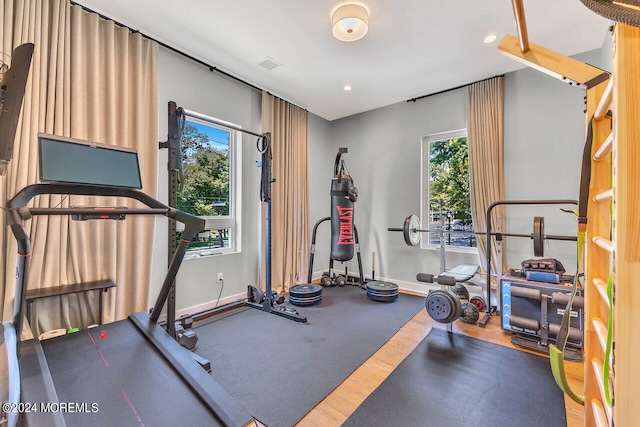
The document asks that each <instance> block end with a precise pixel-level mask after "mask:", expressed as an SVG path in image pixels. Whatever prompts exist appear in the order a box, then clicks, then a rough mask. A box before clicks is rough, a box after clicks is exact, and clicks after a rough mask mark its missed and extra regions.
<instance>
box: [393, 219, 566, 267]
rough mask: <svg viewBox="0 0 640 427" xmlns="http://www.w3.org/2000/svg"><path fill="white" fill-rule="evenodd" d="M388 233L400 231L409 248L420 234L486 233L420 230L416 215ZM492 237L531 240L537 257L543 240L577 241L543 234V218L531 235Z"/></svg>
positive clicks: (416, 241)
mask: <svg viewBox="0 0 640 427" xmlns="http://www.w3.org/2000/svg"><path fill="white" fill-rule="evenodd" d="M388 230H389V231H401V232H402V234H403V236H404V241H405V243H406V244H407V245H409V246H416V245H417V244H419V243H420V233H442V234H477V235H486V234H487V233H486V231H462V230H461V231H453V230H428V229H426V230H425V229H422V227H421V224H420V218H418V217H417V216H416V215H409V216H408V217H406V218H405V220H404V225H403V227H402V228H393V227H390V228H388ZM491 235H492V236H496V237H498V239H499V240H502V237H526V238H529V239H533V254H534V256H537V257H542V256H544V241H545V240H567V241H574V242H575V241H577V240H578V239H577V238H576V237H574V236H558V235H553V234H550V235H546V234H544V217H542V216H536V217H534V218H533V233H531V234H517V233H499V232H494V233H491Z"/></svg>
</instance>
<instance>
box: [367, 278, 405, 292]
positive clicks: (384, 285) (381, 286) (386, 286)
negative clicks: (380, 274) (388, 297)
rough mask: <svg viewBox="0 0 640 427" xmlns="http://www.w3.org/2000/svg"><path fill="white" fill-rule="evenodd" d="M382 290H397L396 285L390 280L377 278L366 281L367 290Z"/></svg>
mask: <svg viewBox="0 0 640 427" xmlns="http://www.w3.org/2000/svg"><path fill="white" fill-rule="evenodd" d="M368 290H372V291H384V292H397V291H398V285H396V284H395V283H391V282H381V281H379V280H372V281H370V282H367V291H368Z"/></svg>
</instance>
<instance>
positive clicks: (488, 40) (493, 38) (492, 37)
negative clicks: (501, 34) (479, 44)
mask: <svg viewBox="0 0 640 427" xmlns="http://www.w3.org/2000/svg"><path fill="white" fill-rule="evenodd" d="M496 38H497V37H496V35H495V34H489V35H488V36H487V37H485V38H484V42H485V43H493V42H494V41H496Z"/></svg>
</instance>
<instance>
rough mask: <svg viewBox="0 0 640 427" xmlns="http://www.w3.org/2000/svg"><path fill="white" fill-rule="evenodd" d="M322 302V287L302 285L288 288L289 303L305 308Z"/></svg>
mask: <svg viewBox="0 0 640 427" xmlns="http://www.w3.org/2000/svg"><path fill="white" fill-rule="evenodd" d="M321 300H322V287H320V286H318V285H316V284H313V283H304V284H301V285H296V286H292V287H291V288H289V302H290V303H291V304H293V305H298V306H305V305H313V304H317V303H319V302H320V301H321Z"/></svg>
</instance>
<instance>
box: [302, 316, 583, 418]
mask: <svg viewBox="0 0 640 427" xmlns="http://www.w3.org/2000/svg"><path fill="white" fill-rule="evenodd" d="M432 327H436V328H444V327H445V325H443V324H440V323H437V322H435V321H433V320H432V319H431V318H430V317H429V315H428V314H427V312H426V311H425V310H421V311H420V312H419V313H418V314H416V315H415V316H414V317H413V318H412V319H411V320H410V321H409V322H407V324H405V325H404V326H403V327H402V328H401V329H400V330H399V331H398V332H397V333H396V334H395V335H394V336H393V337H392V338H391V339H390V340H389V341H387V343H386V344H385V345H384V346H382V347H381V348H380V350H378V351H377V352H376V353H375V354H374V355H372V356H371V357H370V358H369V359H368V360H367V361H365V362H364V363H363V364H362V365H360V367H359V368H358V369H356V370H355V371H354V372H353V373H352V374H351V375H350V376H349V377H348V378H347V379H345V380H344V381H343V382H342V384H340V385H339V386H338V387H337V388H336V389H335V390H334V391H333V392H332V393H331V394H329V395H328V396H327V397H325V399H324V400H322V401H321V402H320V403H319V404H318V405H316V407H315V408H313V409H312V410H311V411H310V412H309V413H308V414H307V415H306V416H305V417H304V418H303V419H302V420H300V422H299V423H298V424H297V426H299V427H309V426H322V427H329V426H340V425H342V423H344V422H345V421H346V419H347V418H348V417H349V416H350V415H351V414H352V413H353V412H354V411H355V410H356V408H357V407H358V406H359V405H360V404H361V403H362V402H363V401H364V400H365V399H366V398H367V397H368V396H369V394H371V393H372V392H373V391H374V390H375V389H376V388H377V387H378V386H379V385H380V384H381V383H382V382H383V381H384V380H385V378H387V376H389V374H391V372H393V370H394V369H395V368H396V366H398V365H399V364H400V362H402V361H403V360H404V358H405V357H407V356H408V355H409V354H410V353H411V352H412V351H413V350H414V349H415V348H416V347H417V346H418V344H420V342H422V340H423V339H424V337H426V336H427V334H428V333H429V331H430V330H431V328H432ZM453 330H454V332H457V333H461V334H464V335H468V336H471V337H474V338H478V339H481V340H484V341H488V342H492V343H495V344H498V345H503V346H506V347H511V348H517V347H515V346H513V344H511V336H510V335H509V334H508V333H506V332H505V331H503V330H502V329H501V328H500V322H499V316H494V317H493V318H491V319H490V320H489V322H488V323H487V325H486V327H485V328H480V327H479V326H478V325H467V324H464V323H462V322H460V321H456V322H454V323H453ZM517 349H518V350H520V351H526V350H522V349H519V348H517ZM565 371H566V373H567V377H568V380H569V384H570V385H571V387H572V388H573V389H574V390H582V389H583V363H576V362H565ZM565 406H566V408H567V426H568V427H578V426H582V425H584V415H583V407H582V406H580V405H577V404H576V403H574V402H573V401H571V399H568V398H566V397H565Z"/></svg>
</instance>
